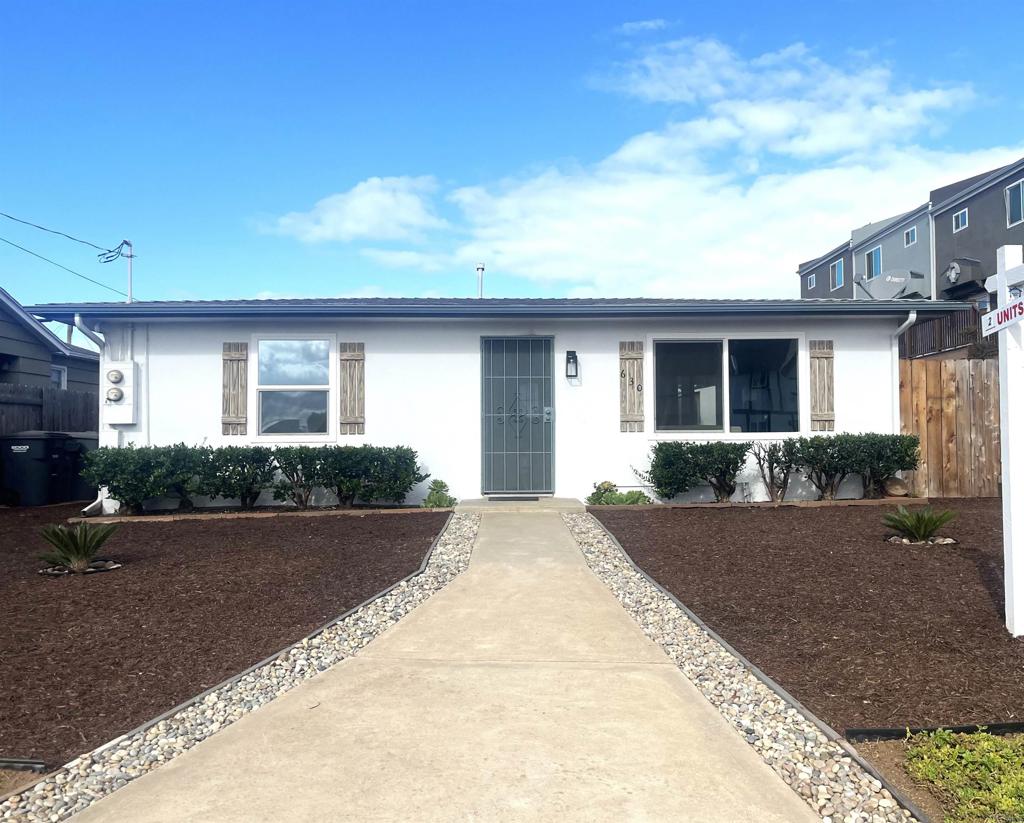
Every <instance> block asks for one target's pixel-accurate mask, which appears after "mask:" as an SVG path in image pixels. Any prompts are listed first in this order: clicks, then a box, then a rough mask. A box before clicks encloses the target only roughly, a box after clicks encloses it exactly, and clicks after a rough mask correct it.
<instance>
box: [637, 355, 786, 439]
mask: <svg viewBox="0 0 1024 823" xmlns="http://www.w3.org/2000/svg"><path fill="white" fill-rule="evenodd" d="M726 352H727V354H728V357H727V360H726V362H725V363H723V356H724V355H725V354H726ZM798 353H799V345H798V342H797V341H796V340H794V339H767V340H745V339H743V340H741V339H737V340H729V341H720V340H699V341H698V340H663V341H656V342H655V344H654V377H655V381H654V382H655V387H654V390H655V409H654V418H655V429H656V430H658V431H686V432H689V431H718V432H722V431H725V430H726V429H725V426H724V419H723V416H724V411H723V397H725V396H728V398H729V400H728V414H729V429H728V431H730V432H737V433H741V432H795V431H799V430H800V392H799V380H798V371H799V368H798V363H799V356H798Z"/></svg>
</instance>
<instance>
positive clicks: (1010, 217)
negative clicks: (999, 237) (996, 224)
mask: <svg viewBox="0 0 1024 823" xmlns="http://www.w3.org/2000/svg"><path fill="white" fill-rule="evenodd" d="M1018 223H1024V180H1018V181H1017V182H1016V183H1014V184H1013V185H1010V186H1007V187H1006V228H1010V226H1016V225H1017V224H1018Z"/></svg>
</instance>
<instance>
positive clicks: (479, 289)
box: [129, 263, 484, 299]
mask: <svg viewBox="0 0 1024 823" xmlns="http://www.w3.org/2000/svg"><path fill="white" fill-rule="evenodd" d="M129 291H130V290H129ZM476 296H477V299H481V298H483V296H484V264H483V263H477V264H476Z"/></svg>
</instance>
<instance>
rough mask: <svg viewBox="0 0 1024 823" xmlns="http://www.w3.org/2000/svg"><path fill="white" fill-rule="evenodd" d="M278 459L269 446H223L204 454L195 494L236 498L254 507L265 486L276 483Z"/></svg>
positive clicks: (248, 506) (243, 503)
mask: <svg viewBox="0 0 1024 823" xmlns="http://www.w3.org/2000/svg"><path fill="white" fill-rule="evenodd" d="M276 472H277V462H276V461H275V460H274V452H273V450H272V449H270V448H268V447H267V446H220V447H218V448H216V449H207V450H206V451H205V453H203V454H202V458H201V462H200V467H199V472H198V474H197V476H196V481H195V483H194V485H193V490H194V491H195V493H196V494H205V495H207V496H209V497H226V498H237V499H238V501H239V505H240V506H241V508H243V509H251V508H252V507H253V506H255V505H256V500H257V499H258V498H259V496H260V493H261V492H262V491H263V490H264V489H269V488H270V487H271V486H272V485H273V483H274V475H275V474H276Z"/></svg>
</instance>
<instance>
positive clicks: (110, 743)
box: [0, 512, 455, 803]
mask: <svg viewBox="0 0 1024 823" xmlns="http://www.w3.org/2000/svg"><path fill="white" fill-rule="evenodd" d="M453 517H455V512H450V513H449V514H448V519H447V520H445V521H444V526H442V527H441V530H440V531H439V532H438V533H437V534H436V535H435V536H434V540H433V541H432V542H431V544H430V548H429V549H427V553H426V555H424V557H423V561H422V562H421V563H420V567H419V568H418V569H417V570H416V571H414V572H412V573H411V574H407V575H406V576H405V577H403V578H402V579H401V580H396V581H395V582H394V583H392V584H391V585H390V586H388V587H387V588H386V589H384V590H383V591H381V592H378V593H377V594H375V595H373V596H372V597H368V598H367V599H366V600H364V601H363V602H362V603H360V604H359V605H358V606H353V607H352V608H351V609H349V610H348V611H346V612H344V613H343V614H340V615H338V616H337V617H335V618H334V619H333V620H330V621H328V622H327V623H324V624H323V625H322V626H320V627H319V628H317V629H314V630H313V631H312V632H310V633H309V634H307V635H306V636H305V637H301V638H299V639H298V640H297V641H295V642H294V643H292V644H290V645H288V646H285V647H284V648H283V649H280V650H279V651H276V652H274V653H273V654H271V655H268V656H267V657H264V658H263V659H262V660H261V661H259V662H258V663H254V664H253V665H251V666H249V668H247V669H244V670H243V671H240V672H239V673H238V674H235V675H232V676H231V677H229V678H228V679H227V680H222V681H221V682H220V683H218V684H217V685H215V686H211V687H210V688H208V689H207V690H206V691H203V692H200V693H199V694H197V695H195V696H194V697H190V698H188V699H187V700H185V701H183V702H181V703H179V704H178V705H177V706H175V707H174V708H173V709H168V710H167V711H165V712H164V713H163V714H158V715H157V716H156V717H154V718H152V719H151V720H147V721H146V722H145V723H143V724H142V725H141V726H136V727H135V728H134V729H132V730H131V731H127V732H125V733H124V734H121V735H118V736H117V737H115V738H114V739H113V740H108V741H107V742H106V743H103V744H101V745H99V746H97V747H96V748H95V749H91V750H90V751H88V752H82V754H80V755H77V756H76V757H74V758H73V759H71V760H69V761H68V762H67V763H65V764H64V765H63V766H61V767H60V768H58V769H54V770H53V771H51V772H49V773H47V774H46V775H45V776H44V777H42V778H41V779H40V780H38V781H37V783H41V782H43V780H46V779H47V778H49V777H50V776H51V775H53V774H57V773H58V772H59V771H60V770H61V769H63V768H65V767H67V766H69V765H70V764H71V763H74V762H75V760H79V759H80V758H82V757H87V756H91V755H94V754H98V753H99V752H102V751H104V750H105V749H109V748H110V747H111V746H115V745H117V744H118V743H120V742H121V741H122V740H124V739H125V738H127V737H131V736H132V735H135V734H139V733H140V732H144V731H146V730H147V729H150V728H152V727H153V726H155V725H156V724H157V723H160V722H161V721H163V720H166V719H167V718H169V717H171V716H172V715H175V714H177V713H178V712H180V711H181V710H182V709H186V708H188V707H189V706H191V705H192V704H194V703H198V702H199V701H201V700H202V699H203V698H205V697H206V696H208V695H210V694H212V693H213V692H215V691H217V690H218V689H223V688H225V687H227V686H230V685H232V684H234V683H236V682H238V681H239V680H241V679H242V678H243V677H245V676H246V675H247V674H251V673H252V672H254V671H256V669H259V668H262V667H263V666H266V665H268V664H269V663H272V662H273V661H275V660H277V659H278V658H279V657H281V656H283V655H285V654H287V653H288V652H290V651H291V650H292V649H295V648H297V647H298V646H301V645H302V644H303V643H304V642H305V641H307V640H311V639H312V638H314V637H316V636H317V635H319V634H322V633H323V632H324V631H326V630H327V629H329V628H331V626H334V625H335V624H337V623H340V622H341V621H342V620H344V619H345V618H346V617H348V616H349V615H351V614H352V613H353V612H357V611H359V609H361V608H363V607H364V606H368V605H370V603H372V602H373V601H375V600H379V599H380V598H382V597H384V596H385V595H387V594H388V593H389V592H391V590H392V589H395V588H397V587H398V586H400V585H401V584H402V583H406V582H408V581H409V580H412V579H413V578H414V577H419V576H420V575H421V574H423V572H424V571H426V568H427V564H428V563H429V562H430V558H431V557H433V555H434V549H435V548H436V547H437V544H438V543H439V542H440V540H441V538H442V537H443V536H444V533H445V532H446V531H448V526H450V525H451V522H452V518H453ZM348 659H349V658H347V657H346V658H342V660H348ZM338 662H339V663H340V662H342V661H341V660H339V661H338ZM335 665H336V664H335ZM324 671H326V669H325V670H324ZM317 674H322V672H317ZM314 677H315V675H314ZM289 691H290V690H289ZM274 699H275V700H276V699H277V698H276V697H275V698H274ZM267 702H268V703H269V702H272V701H267ZM265 705H267V704H266V703H263V704H261V706H257V707H256V709H253V711H256V710H257V709H259V708H262V706H265ZM246 714H252V711H250V712H246ZM244 716H245V715H242V717H244ZM239 720H241V718H239ZM235 722H237V721H235ZM229 725H234V724H229ZM221 728H225V727H224V726H221ZM215 734H216V732H215ZM212 736H213V735H207V737H205V738H203V739H204V740H207V739H209V737H212ZM200 742H202V741H200ZM190 748H191V747H190ZM186 751H187V750H186ZM171 759H172V760H173V758H171ZM168 762H169V761H168ZM44 768H45V766H44ZM142 776H143V775H139V777H142ZM134 779H137V778H134ZM129 782H130V781H129ZM37 783H33V784H32V785H31V786H22V787H21V788H20V789H17V790H16V791H13V792H8V793H7V794H5V795H0V803H3V802H4V801H5V800H7V798H8V797H12V796H13V795H16V794H24V793H25V792H27V791H29V790H31V789H32V788H33V787H34V786H35V785H37ZM104 796H106V795H104Z"/></svg>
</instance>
